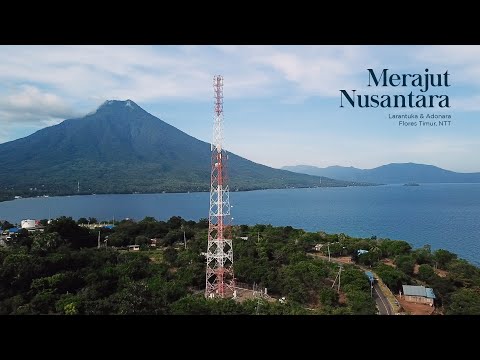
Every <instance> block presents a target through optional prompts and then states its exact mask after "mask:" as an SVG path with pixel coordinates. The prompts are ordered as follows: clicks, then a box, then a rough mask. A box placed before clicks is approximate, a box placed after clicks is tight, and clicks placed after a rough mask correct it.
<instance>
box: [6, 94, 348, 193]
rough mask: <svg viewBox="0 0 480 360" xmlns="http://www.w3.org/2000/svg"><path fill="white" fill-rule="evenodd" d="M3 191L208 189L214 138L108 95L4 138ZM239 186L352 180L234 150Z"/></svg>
mask: <svg viewBox="0 0 480 360" xmlns="http://www.w3.org/2000/svg"><path fill="white" fill-rule="evenodd" d="M0 162H1V164H2V167H1V168H0V188H1V189H2V191H1V193H0V197H3V199H5V198H11V197H13V195H21V196H35V195H43V194H48V195H62V194H75V193H77V181H79V182H80V193H85V194H87V193H132V192H140V193H153V192H163V191H165V192H185V191H207V190H208V189H209V181H210V144H208V143H206V142H203V141H200V140H198V139H195V138H194V137H192V136H190V135H187V134H186V133H184V132H182V131H180V130H178V129H176V128H175V127H173V126H171V125H169V124H167V123H166V122H164V121H162V120H160V119H158V118H157V117H155V116H153V115H151V114H149V113H148V112H146V111H145V110H143V109H142V108H141V107H139V106H138V105H137V104H135V103H134V102H133V101H131V100H127V101H113V100H109V101H106V102H105V103H104V104H103V105H102V106H100V107H99V108H98V109H97V110H96V111H95V112H93V113H90V114H88V115H86V116H84V117H82V118H79V119H69V120H65V121H63V122H62V123H60V124H58V125H54V126H50V127H47V128H44V129H42V130H39V131H37V132H36V133H34V134H32V135H30V136H27V137H25V138H22V139H18V140H15V141H11V142H7V143H4V144H0ZM228 166H229V171H230V172H229V175H230V184H231V188H232V190H237V189H238V190H252V189H266V188H286V187H314V186H348V185H353V184H352V183H350V182H344V181H336V180H331V179H326V178H323V179H322V181H320V178H318V177H314V176H309V175H303V174H302V175H301V174H297V173H292V172H289V171H285V170H278V169H273V168H270V167H267V166H264V165H260V164H256V163H254V162H252V161H249V160H247V159H244V158H241V157H239V156H237V155H235V154H230V155H229V163H228Z"/></svg>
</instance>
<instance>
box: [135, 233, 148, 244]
mask: <svg viewBox="0 0 480 360" xmlns="http://www.w3.org/2000/svg"><path fill="white" fill-rule="evenodd" d="M148 243H149V240H148V238H147V237H146V236H143V235H138V236H137V237H136V238H135V245H147V244H148Z"/></svg>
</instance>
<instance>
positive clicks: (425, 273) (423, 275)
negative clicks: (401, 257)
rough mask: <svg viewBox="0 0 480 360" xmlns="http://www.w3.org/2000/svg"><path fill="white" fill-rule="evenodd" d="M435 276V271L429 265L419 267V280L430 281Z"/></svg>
mask: <svg viewBox="0 0 480 360" xmlns="http://www.w3.org/2000/svg"><path fill="white" fill-rule="evenodd" d="M434 276H435V271H434V270H433V268H432V267H431V266H430V265H428V264H423V265H420V266H419V267H418V278H419V279H420V280H422V281H427V282H428V281H429V280H430V279H431V278H432V277H434Z"/></svg>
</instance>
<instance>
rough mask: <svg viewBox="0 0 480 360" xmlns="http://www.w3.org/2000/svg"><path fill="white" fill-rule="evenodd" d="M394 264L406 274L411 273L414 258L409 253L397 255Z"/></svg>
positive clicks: (413, 266)
mask: <svg viewBox="0 0 480 360" xmlns="http://www.w3.org/2000/svg"><path fill="white" fill-rule="evenodd" d="M395 265H397V268H398V269H399V270H401V271H403V272H404V273H405V274H407V275H410V276H411V275H413V270H414V268H415V260H414V259H413V257H412V256H411V255H399V256H397V257H396V258H395Z"/></svg>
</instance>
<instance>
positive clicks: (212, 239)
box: [205, 75, 236, 298]
mask: <svg viewBox="0 0 480 360" xmlns="http://www.w3.org/2000/svg"><path fill="white" fill-rule="evenodd" d="M213 89H214V94H215V108H214V110H215V114H214V124H213V142H212V146H211V150H212V172H211V182H210V211H209V214H208V246H207V252H206V257H207V271H206V286H205V297H207V298H213V297H220V298H226V297H232V296H233V297H235V295H236V294H235V282H234V276H233V247H232V236H231V223H230V221H231V217H230V198H229V191H228V184H227V176H226V175H227V174H226V161H227V159H228V157H227V154H226V151H225V149H224V148H223V77H222V76H221V75H216V76H214V78H213Z"/></svg>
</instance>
